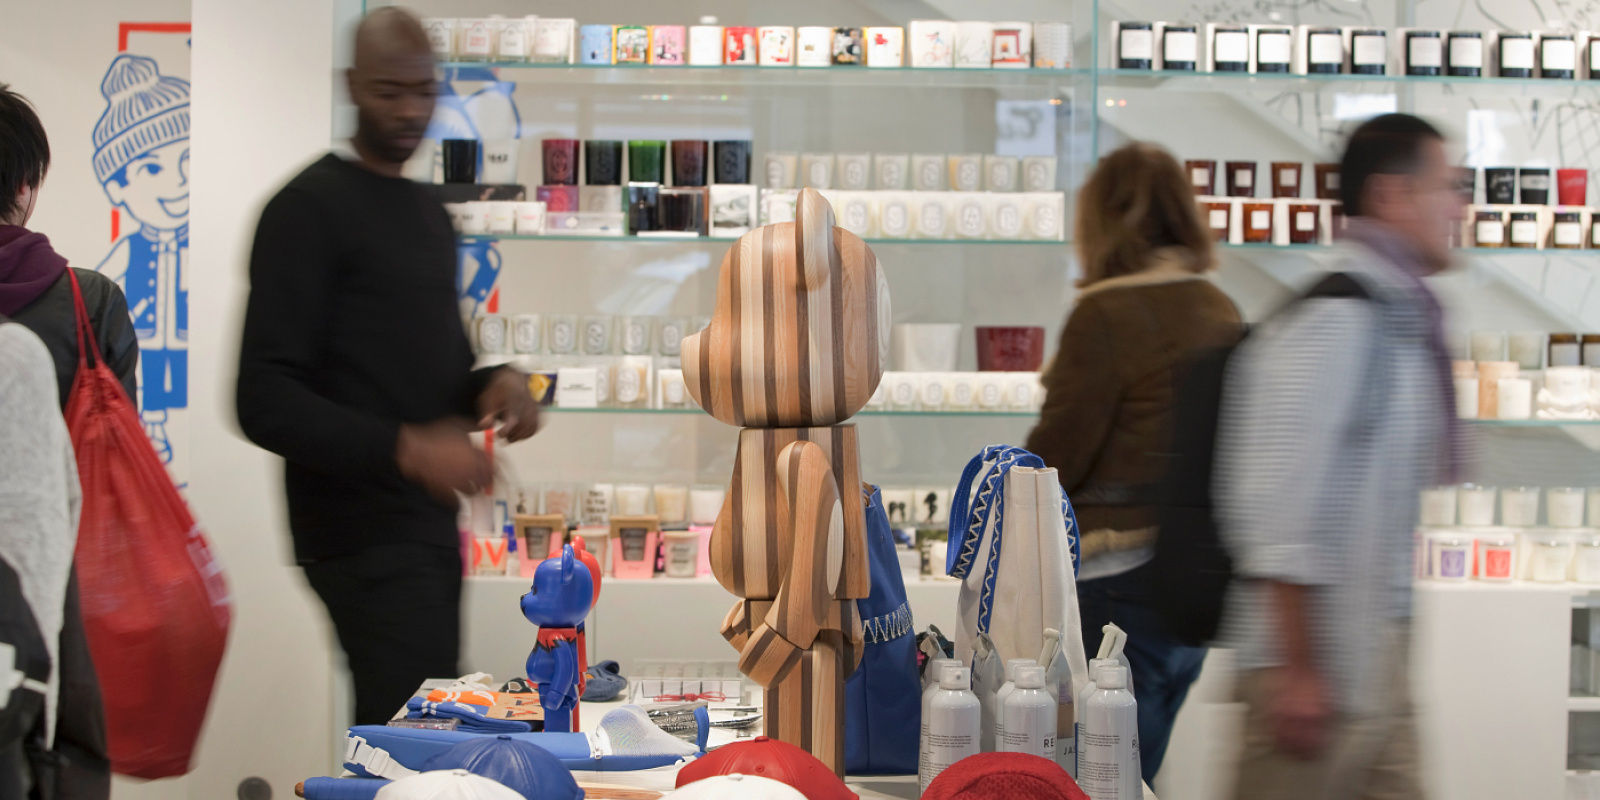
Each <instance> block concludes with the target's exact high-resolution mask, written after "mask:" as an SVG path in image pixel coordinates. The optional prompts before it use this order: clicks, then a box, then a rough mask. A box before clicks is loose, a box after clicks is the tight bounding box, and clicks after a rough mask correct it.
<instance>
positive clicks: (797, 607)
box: [683, 189, 889, 775]
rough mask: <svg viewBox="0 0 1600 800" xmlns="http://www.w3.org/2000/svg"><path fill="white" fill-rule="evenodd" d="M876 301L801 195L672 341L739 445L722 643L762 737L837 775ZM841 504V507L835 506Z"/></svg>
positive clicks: (884, 328)
mask: <svg viewBox="0 0 1600 800" xmlns="http://www.w3.org/2000/svg"><path fill="white" fill-rule="evenodd" d="M888 352H889V290H888V284H887V283H886V282H885V281H884V278H883V272H882V271H881V270H880V269H879V268H878V261H877V258H875V257H874V256H873V254H872V250H871V249H870V248H868V247H867V245H866V243H865V242H863V241H861V239H859V238H857V237H856V236H855V235H854V234H852V233H850V232H849V231H846V230H844V229H842V228H837V227H834V224H833V209H832V208H830V207H829V206H828V203H827V201H825V200H823V199H822V195H820V194H818V193H817V192H815V191H813V190H811V189H805V190H803V191H801V193H800V198H799V201H798V203H797V204H796V206H795V221H794V222H782V223H778V224H776V225H767V226H765V227H762V228H757V229H756V230H753V231H751V232H750V233H747V234H745V235H744V236H743V237H740V239H739V241H738V243H737V244H735V245H734V246H733V248H732V249H730V250H729V251H728V254H727V255H726V256H724V257H723V259H722V271H721V274H720V277H719V278H718V284H717V307H716V311H715V313H714V314H713V315H712V317H711V324H710V325H709V326H707V327H706V329H705V330H703V331H701V332H699V333H697V334H695V335H693V336H690V337H688V338H686V339H685V340H684V342H683V374H684V380H685V382H686V383H687V384H688V387H689V392H690V393H691V394H692V395H693V396H694V399H695V400H696V401H697V402H698V403H699V404H700V406H701V407H702V408H704V409H705V410H706V411H707V412H708V413H710V414H711V416H713V417H716V418H717V419H718V420H721V421H722V422H725V423H727V424H729V425H737V426H740V427H742V428H743V430H741V431H740V432H739V451H738V455H737V457H736V459H735V461H734V468H733V481H732V484H731V487H730V490H729V492H728V496H727V500H726V501H725V503H724V504H723V507H722V513H721V514H720V515H719V516H718V517H717V524H716V527H715V528H714V529H713V532H712V534H711V571H712V574H714V575H715V576H716V578H717V581H718V582H719V583H721V584H722V586H723V588H726V589H727V590H728V591H730V592H732V593H733V594H735V595H737V596H738V597H740V598H742V599H740V600H739V602H738V603H736V604H735V605H734V607H733V610H732V611H731V612H729V614H728V618H727V621H725V622H724V623H723V626H722V635H723V637H725V638H726V639H727V640H728V641H729V642H730V643H732V644H733V646H734V647H735V648H737V649H738V650H739V669H740V670H741V671H742V672H744V673H745V674H746V675H748V676H750V678H751V679H752V680H754V681H756V682H757V683H759V684H761V685H762V686H764V687H766V732H767V735H768V736H771V737H773V738H775V739H780V740H782V741H785V742H789V743H790V744H794V745H797V746H799V747H801V748H804V749H805V750H806V751H807V752H809V753H811V754H812V755H814V756H816V757H817V758H819V759H821V760H822V762H823V763H825V764H827V765H828V766H829V767H831V768H832V769H833V771H834V772H835V773H838V774H840V775H843V774H844V682H845V678H847V677H849V675H850V673H852V672H854V671H855V669H856V666H857V665H858V664H859V663H860V660H861V652H862V631H861V620H860V618H859V617H858V616H857V615H856V603H855V601H856V599H857V598H863V597H867V596H868V594H870V592H871V580H870V576H869V573H868V568H867V550H866V521H865V517H864V516H863V514H862V506H861V502H860V500H859V498H860V497H861V474H860V473H861V467H860V463H859V460H858V458H857V449H856V429H855V426H853V425H843V424H840V423H842V422H844V421H845V420H847V419H849V418H850V417H851V415H853V414H855V413H856V412H857V411H859V410H861V407H862V406H863V405H865V404H866V402H867V400H868V398H870V397H871V396H872V393H873V391H875V390H876V389H877V387H878V379H879V378H880V377H881V376H882V372H883V364H884V361H885V359H886V358H887V357H888ZM841 501H842V502H841Z"/></svg>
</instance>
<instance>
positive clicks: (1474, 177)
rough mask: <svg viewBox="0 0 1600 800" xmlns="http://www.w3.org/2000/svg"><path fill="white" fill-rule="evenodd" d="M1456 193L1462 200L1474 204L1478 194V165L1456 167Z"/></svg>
mask: <svg viewBox="0 0 1600 800" xmlns="http://www.w3.org/2000/svg"><path fill="white" fill-rule="evenodd" d="M1456 193H1457V194H1459V195H1461V202H1463V203H1466V204H1467V205H1469V206H1470V205H1472V203H1473V200H1474V198H1476V197H1477V196H1478V170H1477V168H1476V167H1456Z"/></svg>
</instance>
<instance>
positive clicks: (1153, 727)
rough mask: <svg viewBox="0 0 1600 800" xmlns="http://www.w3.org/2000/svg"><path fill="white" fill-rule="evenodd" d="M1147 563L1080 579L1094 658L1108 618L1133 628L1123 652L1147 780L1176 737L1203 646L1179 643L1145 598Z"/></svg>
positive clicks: (1081, 609) (1086, 638)
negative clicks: (1130, 678)
mask: <svg viewBox="0 0 1600 800" xmlns="http://www.w3.org/2000/svg"><path fill="white" fill-rule="evenodd" d="M1144 572H1145V568H1144V567H1140V568H1138V569H1135V570H1133V571H1131V572H1124V573H1123V574H1121V575H1113V576H1111V577H1109V578H1101V579H1099V580H1093V581H1084V582H1082V583H1080V584H1078V614H1079V616H1080V617H1081V620H1082V623H1083V646H1084V647H1085V648H1086V649H1087V650H1088V655H1089V657H1090V658H1093V657H1094V656H1095V654H1096V653H1097V652H1099V650H1100V640H1101V639H1102V638H1104V637H1103V635H1102V633H1101V631H1100V629H1101V628H1102V627H1104V626H1105V624H1106V623H1108V622H1115V623H1116V624H1117V627H1119V628H1121V629H1123V630H1124V631H1127V632H1128V646H1127V648H1126V649H1125V650H1124V651H1123V657H1124V658H1126V659H1127V661H1128V666H1129V668H1130V670H1131V671H1132V673H1133V693H1134V697H1136V698H1138V700H1139V766H1140V770H1141V772H1143V773H1144V780H1145V783H1151V782H1153V781H1154V780H1155V776H1156V772H1157V771H1159V770H1160V769H1161V760H1162V759H1163V758H1165V757H1166V755H1167V742H1168V741H1170V740H1171V739H1172V723H1173V722H1174V721H1175V720H1177V718H1178V709H1180V708H1182V707H1183V700H1184V698H1185V697H1188V696H1189V686H1190V685H1192V684H1193V683H1194V682H1195V679H1196V678H1198V677H1200V665H1201V664H1203V663H1204V662H1205V658H1206V649H1205V648H1204V647H1188V646H1185V645H1182V644H1179V643H1178V642H1177V640H1175V639H1173V638H1172V637H1171V636H1169V635H1168V634H1167V633H1166V632H1165V631H1164V630H1163V629H1162V627H1161V620H1160V618H1159V617H1157V616H1156V612H1155V611H1154V610H1153V609H1151V608H1150V607H1149V606H1148V605H1147V604H1146V602H1145V580H1146V578H1145V576H1144Z"/></svg>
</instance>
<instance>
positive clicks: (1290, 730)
mask: <svg viewBox="0 0 1600 800" xmlns="http://www.w3.org/2000/svg"><path fill="white" fill-rule="evenodd" d="M1262 677H1263V678H1264V680H1265V681H1266V684H1265V688H1266V690H1267V722H1268V724H1269V725H1271V726H1272V734H1273V737H1274V738H1275V739H1276V740H1277V742H1278V748H1279V749H1280V750H1283V751H1284V752H1285V753H1288V754H1289V755H1292V756H1296V757H1299V758H1312V757H1314V756H1316V755H1317V754H1318V753H1319V752H1321V751H1322V748H1323V746H1324V745H1325V744H1326V742H1327V738H1328V729H1329V721H1330V718H1331V717H1332V716H1333V709H1332V707H1331V706H1330V704H1329V703H1328V695H1327V687H1326V686H1324V685H1323V682H1322V677H1321V676H1319V675H1318V674H1317V673H1316V672H1315V671H1313V670H1310V669H1305V668H1301V667H1280V668H1278V669H1272V670H1269V671H1268V672H1267V674H1265V675H1264V676H1262Z"/></svg>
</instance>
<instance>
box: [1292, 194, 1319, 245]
mask: <svg viewBox="0 0 1600 800" xmlns="http://www.w3.org/2000/svg"><path fill="white" fill-rule="evenodd" d="M1321 216H1322V208H1321V206H1318V205H1315V204H1312V203H1294V204H1291V205H1290V206H1289V243H1290V244H1317V242H1318V234H1319V233H1320V232H1321V228H1322V225H1321V224H1320V223H1321V220H1320V219H1319V218H1320V217H1321Z"/></svg>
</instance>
